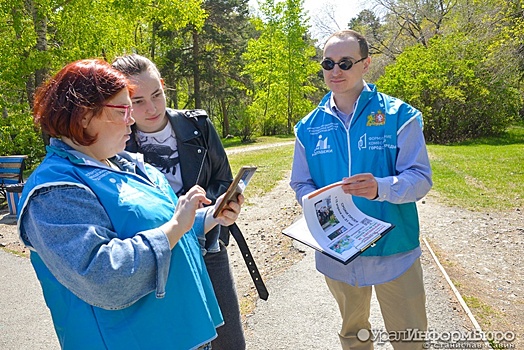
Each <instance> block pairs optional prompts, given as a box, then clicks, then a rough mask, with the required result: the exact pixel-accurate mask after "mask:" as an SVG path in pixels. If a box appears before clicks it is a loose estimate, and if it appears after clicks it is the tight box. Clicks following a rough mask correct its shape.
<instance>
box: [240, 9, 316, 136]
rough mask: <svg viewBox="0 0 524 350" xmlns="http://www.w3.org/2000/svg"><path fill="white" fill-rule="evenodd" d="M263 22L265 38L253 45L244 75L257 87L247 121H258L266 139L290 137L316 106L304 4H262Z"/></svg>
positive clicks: (258, 25) (259, 27)
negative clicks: (311, 99) (312, 98)
mask: <svg viewBox="0 0 524 350" xmlns="http://www.w3.org/2000/svg"><path fill="white" fill-rule="evenodd" d="M260 7H261V11H262V14H263V17H264V21H262V20H261V19H256V20H255V27H256V28H257V30H258V31H259V32H260V33H261V35H260V37H258V38H256V39H252V40H250V41H249V44H248V48H247V50H246V52H245V53H244V56H243V57H244V59H245V60H246V67H245V73H246V74H248V75H249V76H250V77H251V79H252V81H253V86H254V88H253V91H252V94H253V95H252V96H253V103H252V104H251V105H250V106H249V107H248V114H249V115H248V117H247V118H248V119H249V120H250V121H253V122H254V121H256V122H257V124H253V123H249V125H258V126H259V127H260V130H261V133H262V134H263V135H275V134H282V133H287V134H289V133H291V132H292V126H293V125H294V123H296V122H297V121H298V120H299V119H300V118H301V117H303V116H304V115H305V114H306V113H307V112H309V111H310V110H311V109H312V107H313V104H312V102H311V101H310V100H309V99H308V96H310V95H311V94H312V93H314V92H315V91H316V88H315V87H314V86H313V85H312V83H311V82H312V79H313V77H314V75H315V73H316V72H318V70H319V68H318V65H317V64H316V63H315V62H314V61H312V58H313V57H315V55H316V52H315V49H314V47H313V45H312V44H311V42H310V41H309V40H308V37H307V25H306V18H305V16H304V14H303V0H287V1H283V2H278V3H277V2H275V1H274V0H266V1H265V2H263V3H261V4H260Z"/></svg>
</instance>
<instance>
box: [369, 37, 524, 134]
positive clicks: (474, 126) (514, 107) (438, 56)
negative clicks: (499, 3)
mask: <svg viewBox="0 0 524 350" xmlns="http://www.w3.org/2000/svg"><path fill="white" fill-rule="evenodd" d="M486 50H488V48H487V47H485V44H484V43H482V42H478V41H475V40H469V39H468V38H467V37H465V36H464V35H463V34H456V35H450V36H446V37H444V36H439V37H435V38H433V39H432V40H431V41H430V43H429V45H428V47H427V48H426V47H423V46H422V45H417V46H414V47H411V48H409V49H407V50H405V51H404V52H403V53H402V54H401V55H399V56H398V58H397V60H396V62H395V64H394V65H392V66H388V67H386V72H385V74H384V75H383V76H382V77H381V78H380V79H379V80H378V81H377V86H378V88H379V90H381V91H383V92H385V93H387V94H390V95H392V96H395V97H398V98H400V99H402V100H404V101H406V102H408V103H409V104H411V105H413V106H414V107H415V108H418V109H419V110H421V112H422V113H423V116H424V135H425V137H426V140H427V141H428V142H432V143H437V144H446V143H450V142H456V141H463V140H468V139H472V138H477V137H481V136H490V135H496V134H499V133H500V132H502V131H504V130H505V129H506V128H507V127H508V126H509V125H510V124H511V122H512V121H513V120H515V118H516V117H517V116H518V112H519V110H520V108H521V107H522V98H521V95H520V93H519V91H518V90H517V89H515V88H513V87H512V86H510V83H508V82H507V81H505V80H504V77H500V76H494V74H492V72H491V71H490V62H488V61H486V60H485V56H486V55H485V52H486Z"/></svg>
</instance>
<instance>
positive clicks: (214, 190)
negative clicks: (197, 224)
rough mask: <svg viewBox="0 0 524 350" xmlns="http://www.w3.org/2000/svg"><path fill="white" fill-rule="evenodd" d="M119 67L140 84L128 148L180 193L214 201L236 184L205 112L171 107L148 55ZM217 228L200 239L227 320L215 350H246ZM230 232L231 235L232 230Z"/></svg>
mask: <svg viewBox="0 0 524 350" xmlns="http://www.w3.org/2000/svg"><path fill="white" fill-rule="evenodd" d="M113 67H114V68H116V69H118V70H120V71H121V72H123V73H124V74H125V75H126V76H127V77H128V78H129V79H130V81H131V82H132V83H133V84H134V85H136V88H135V90H134V93H133V96H131V99H132V102H133V118H134V119H135V121H136V123H135V124H134V125H133V126H132V135H131V139H130V140H129V141H128V144H127V147H126V150H127V151H131V152H139V153H143V154H144V159H145V161H146V162H148V163H150V164H152V165H153V166H155V167H156V168H158V169H159V170H160V171H162V172H163V173H164V174H165V176H166V178H167V179H168V180H169V182H170V184H171V187H172V188H173V190H174V191H175V193H176V194H177V195H182V194H184V193H185V192H186V191H187V190H189V189H190V188H191V187H192V186H194V185H195V184H198V185H200V186H201V187H202V188H204V189H205V190H206V196H207V198H209V199H211V200H212V201H213V203H214V202H215V200H216V199H217V198H218V197H219V196H220V195H221V194H222V193H224V192H225V191H226V189H227V187H228V186H229V184H230V183H231V181H232V174H231V168H230V165H229V161H228V159H227V155H226V152H225V150H224V147H223V146H222V143H221V141H220V137H219V136H218V134H217V132H216V130H215V128H214V126H213V124H212V123H211V121H210V120H209V118H208V116H207V113H206V112H205V111H204V110H173V109H169V108H166V98H165V94H164V81H163V79H162V78H161V76H160V73H159V71H158V69H157V67H156V66H155V65H154V63H153V62H151V61H150V60H149V59H147V58H146V57H143V56H140V55H136V54H133V55H128V56H123V57H119V58H117V59H116V60H115V61H114V62H113ZM221 230H227V227H216V228H215V230H214V231H211V232H208V233H207V234H206V235H205V237H199V240H200V245H201V248H202V252H203V254H204V261H205V263H206V267H207V269H208V272H209V275H210V277H211V282H212V284H213V288H214V291H215V294H216V296H217V299H218V303H219V305H220V309H221V311H222V315H223V317H224V322H225V324H224V325H223V326H221V327H219V328H218V329H217V333H218V337H217V338H216V339H215V340H214V341H213V342H212V348H213V350H221V349H223V350H243V349H245V339H244V334H243V331H242V323H241V319H240V308H239V303H238V298H237V294H236V289H235V285H234V280H233V276H232V273H231V270H230V267H229V259H228V255H227V250H226V247H225V245H224V244H223V243H222V242H221V241H220V240H219V236H220V231H221ZM226 232H227V231H226Z"/></svg>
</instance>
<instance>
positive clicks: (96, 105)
mask: <svg viewBox="0 0 524 350" xmlns="http://www.w3.org/2000/svg"><path fill="white" fill-rule="evenodd" d="M122 89H128V90H129V91H130V93H131V92H132V90H133V88H132V86H130V84H129V81H128V79H127V78H126V77H125V76H124V75H123V74H122V73H121V72H119V71H117V70H115V69H113V68H112V67H111V65H110V64H109V63H107V62H105V61H103V60H100V59H87V60H79V61H75V62H72V63H69V64H68V65H66V66H65V67H64V68H62V69H61V70H60V71H59V72H58V73H57V74H56V75H55V76H54V77H52V78H51V79H49V80H48V81H47V82H46V83H44V84H43V85H42V86H40V87H39V88H38V90H37V91H36V94H35V101H34V108H33V115H34V120H35V123H36V124H39V125H40V127H41V128H42V131H43V132H45V133H47V134H49V135H50V136H52V137H60V136H65V137H67V138H70V139H71V140H73V141H74V142H75V143H78V144H80V145H82V146H89V145H91V144H93V143H94V142H95V141H96V137H97V136H96V135H89V134H87V133H86V132H85V129H84V127H83V125H82V120H83V118H84V117H85V116H86V115H87V114H88V113H92V114H93V117H97V116H99V115H100V114H101V112H102V108H103V107H104V105H105V103H106V101H107V100H109V99H111V98H112V97H114V96H115V95H116V94H118V93H119V92H120V91H122Z"/></svg>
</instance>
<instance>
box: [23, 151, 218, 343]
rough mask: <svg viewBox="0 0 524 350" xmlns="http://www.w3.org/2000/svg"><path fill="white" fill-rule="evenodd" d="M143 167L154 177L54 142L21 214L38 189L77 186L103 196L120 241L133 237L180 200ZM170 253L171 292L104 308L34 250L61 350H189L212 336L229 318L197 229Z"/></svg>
mask: <svg viewBox="0 0 524 350" xmlns="http://www.w3.org/2000/svg"><path fill="white" fill-rule="evenodd" d="M71 163H77V164H78V166H71ZM145 170H146V171H147V176H148V177H149V179H146V178H144V177H142V176H138V175H135V174H132V173H126V172H120V171H111V170H109V169H106V168H101V167H98V166H96V165H89V164H84V163H83V160H82V159H79V158H76V157H74V155H72V154H71V153H69V152H67V151H64V150H60V149H57V148H54V147H48V155H47V156H46V158H45V159H44V161H43V162H42V164H41V165H40V166H39V167H38V168H37V170H35V172H34V173H33V174H32V175H31V176H30V177H29V179H28V181H27V183H26V184H25V186H24V190H23V193H22V196H21V199H20V207H21V208H22V209H21V212H20V214H19V215H20V217H21V216H23V215H24V212H25V208H26V205H27V202H28V201H30V200H31V196H32V195H33V193H34V190H35V189H37V188H41V187H49V186H56V185H58V186H59V185H61V184H62V185H64V184H67V185H75V186H79V187H83V188H86V190H88V191H92V192H93V193H94V195H95V196H96V197H97V198H98V200H99V201H100V204H101V205H102V206H103V207H104V209H105V210H106V212H107V214H108V215H109V217H110V218H111V221H112V223H113V226H114V231H115V232H116V234H117V238H120V239H126V238H130V237H132V236H134V235H135V234H136V232H139V231H143V230H148V229H153V228H156V227H158V226H160V225H161V224H163V223H165V222H166V221H168V220H169V219H171V217H172V215H173V212H174V210H175V206H176V203H177V198H176V196H175V195H174V194H173V192H172V190H171V189H170V187H169V184H168V182H167V181H166V180H165V178H164V177H163V175H162V174H161V173H160V172H158V171H157V170H156V169H154V168H152V167H150V166H146V167H145ZM171 254H172V256H171V263H170V269H169V274H168V278H167V283H166V286H165V295H158V297H157V295H155V293H154V292H152V293H149V294H147V295H145V296H144V297H142V298H140V299H138V301H136V302H135V303H133V304H131V305H129V306H128V307H126V308H123V309H119V310H106V309H102V308H99V307H96V306H92V305H89V304H87V303H86V302H84V301H83V300H81V299H79V298H78V297H76V296H75V295H74V294H73V293H71V292H70V291H69V289H67V288H66V287H64V286H63V285H62V284H60V283H59V282H58V281H57V280H56V278H55V277H54V276H53V275H52V274H51V272H50V271H49V270H48V268H47V267H46V265H45V264H44V262H43V261H42V260H41V259H40V256H39V255H38V253H37V252H34V251H32V252H31V262H32V264H33V267H34V269H35V271H36V273H37V276H38V279H39V280H40V283H41V285H42V290H43V293H44V298H45V300H46V303H47V306H48V307H49V309H50V310H51V314H52V317H53V322H54V325H55V330H56V333H57V335H58V339H59V341H60V344H61V346H62V348H63V349H75V350H76V349H137V350H138V349H180V350H187V349H192V348H195V347H197V346H199V345H201V344H203V343H206V342H208V341H210V340H211V339H213V338H214V337H215V336H216V330H215V328H216V326H218V325H220V324H222V323H223V319H222V316H221V313H220V309H219V307H218V303H217V301H216V298H215V295H214V292H213V289H212V285H211V282H210V279H209V276H208V274H207V270H206V268H205V265H204V262H203V259H202V254H201V252H200V246H199V244H198V241H197V238H196V235H195V232H194V231H193V230H191V231H189V232H188V233H186V234H185V235H184V236H183V237H182V238H181V239H180V241H179V242H178V243H177V244H176V245H175V247H174V248H173V249H172V251H171ZM157 278H158V276H157ZM159 297H160V298H159Z"/></svg>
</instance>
